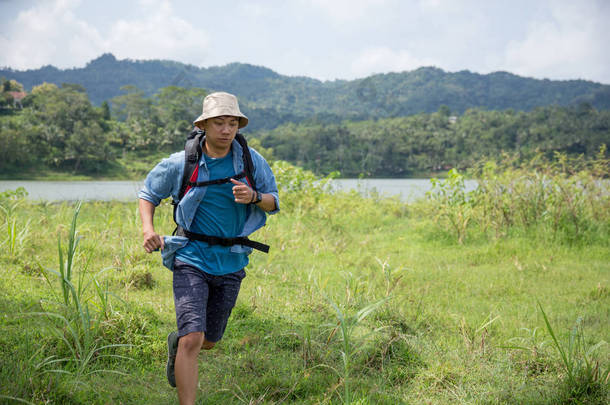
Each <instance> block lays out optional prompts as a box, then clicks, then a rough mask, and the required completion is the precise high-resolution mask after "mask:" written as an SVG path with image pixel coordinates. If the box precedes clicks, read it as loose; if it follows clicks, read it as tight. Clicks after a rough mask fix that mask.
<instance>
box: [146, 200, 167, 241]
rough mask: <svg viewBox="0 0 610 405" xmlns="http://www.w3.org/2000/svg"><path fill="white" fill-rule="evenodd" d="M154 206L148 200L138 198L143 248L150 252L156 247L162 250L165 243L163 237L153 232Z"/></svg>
mask: <svg viewBox="0 0 610 405" xmlns="http://www.w3.org/2000/svg"><path fill="white" fill-rule="evenodd" d="M154 216H155V206H154V204H153V203H151V202H150V201H146V200H144V199H142V198H140V218H142V237H143V238H144V243H143V246H144V249H146V252H148V253H151V252H153V251H155V250H157V249H161V250H163V248H164V247H165V244H164V242H163V238H162V237H161V236H159V235H158V234H157V233H156V232H155V226H154V224H153V219H154Z"/></svg>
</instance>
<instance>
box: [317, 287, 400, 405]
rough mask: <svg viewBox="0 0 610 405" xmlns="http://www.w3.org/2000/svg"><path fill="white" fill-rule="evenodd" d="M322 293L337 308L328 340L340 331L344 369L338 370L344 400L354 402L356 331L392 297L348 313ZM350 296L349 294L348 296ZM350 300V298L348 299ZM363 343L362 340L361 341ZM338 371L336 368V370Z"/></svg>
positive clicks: (347, 402)
mask: <svg viewBox="0 0 610 405" xmlns="http://www.w3.org/2000/svg"><path fill="white" fill-rule="evenodd" d="M320 291H322V295H323V296H324V298H325V299H326V300H327V301H328V302H329V303H330V305H331V306H332V307H333V309H334V310H335V313H336V316H337V320H338V324H337V325H336V326H334V328H333V329H332V331H331V333H330V335H329V337H328V340H329V341H330V339H332V337H333V336H334V335H335V334H336V333H337V331H338V332H339V336H340V338H341V359H342V363H343V370H342V371H341V372H338V374H339V375H340V376H341V378H342V380H343V398H342V401H343V403H344V404H351V403H352V391H351V388H350V378H351V377H350V372H351V368H352V364H351V362H352V357H353V356H354V354H355V353H356V352H357V351H358V350H359V348H356V347H355V346H354V341H353V339H354V332H355V330H356V328H357V327H358V326H360V325H361V324H362V322H363V321H364V319H365V318H366V317H367V316H369V315H371V314H372V313H373V312H375V311H376V310H377V309H378V308H379V307H380V306H381V305H383V304H384V303H385V302H387V301H388V300H389V299H390V298H391V297H390V296H388V297H385V298H383V299H381V300H379V301H376V302H373V303H372V304H369V305H366V306H365V307H364V308H361V309H360V310H359V311H357V312H356V313H354V314H347V313H346V312H344V311H342V310H341V309H340V308H339V306H338V305H337V304H336V303H335V302H334V301H333V300H332V299H331V298H330V297H329V296H328V295H326V294H325V293H324V292H323V290H320ZM348 297H349V296H348ZM348 301H349V300H348ZM378 330H379V329H374V330H373V331H372V332H370V333H368V334H367V335H365V336H364V337H362V338H361V340H364V339H366V337H368V336H369V335H370V334H371V333H374V332H377V331H378ZM360 343H361V342H360ZM360 347H361V346H360ZM335 371H336V370H335Z"/></svg>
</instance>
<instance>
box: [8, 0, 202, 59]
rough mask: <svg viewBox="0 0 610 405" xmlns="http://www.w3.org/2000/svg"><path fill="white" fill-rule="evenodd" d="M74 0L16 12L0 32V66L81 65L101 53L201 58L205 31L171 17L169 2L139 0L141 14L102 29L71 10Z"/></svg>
mask: <svg viewBox="0 0 610 405" xmlns="http://www.w3.org/2000/svg"><path fill="white" fill-rule="evenodd" d="M80 3H81V2H80V1H79V0H56V1H53V2H51V1H49V2H43V3H39V4H37V5H34V6H33V7H31V8H29V9H27V10H24V11H21V12H20V13H19V14H18V16H17V18H16V19H15V20H14V21H13V22H12V23H11V24H9V26H8V29H6V28H7V27H5V30H6V31H5V32H4V33H3V34H2V35H1V36H0V48H2V50H3V52H1V53H0V66H3V65H5V66H10V67H12V68H15V69H28V68H35V67H39V66H42V65H45V64H49V63H52V64H53V65H55V66H57V67H60V68H68V67H74V66H83V65H84V64H85V63H86V62H88V61H90V60H91V59H94V58H96V57H97V56H99V55H100V54H102V53H104V52H112V53H114V54H115V55H117V56H118V57H121V58H132V59H175V60H180V61H184V62H188V63H194V64H201V63H202V62H203V61H204V58H205V49H206V47H207V46H208V42H209V40H208V36H207V34H206V33H205V32H204V31H203V30H201V29H200V28H197V27H195V26H193V25H192V24H191V23H190V22H188V21H187V20H185V19H183V18H181V17H178V16H176V15H175V14H174V12H173V9H172V6H171V3H170V2H169V1H159V0H142V2H141V3H140V4H141V9H142V10H146V12H141V13H139V14H138V15H137V16H136V17H135V18H124V19H118V20H116V21H115V22H114V23H113V24H112V25H111V26H110V28H109V32H107V33H104V32H100V31H99V29H98V28H97V27H94V26H93V25H91V24H90V23H88V22H87V21H86V20H85V19H83V18H82V17H79V16H78V15H77V14H76V9H77V8H78V6H79V5H80Z"/></svg>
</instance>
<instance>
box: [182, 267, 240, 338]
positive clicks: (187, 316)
mask: <svg viewBox="0 0 610 405" xmlns="http://www.w3.org/2000/svg"><path fill="white" fill-rule="evenodd" d="M244 277H246V272H245V271H244V270H243V269H242V270H239V271H236V272H235V273H229V274H224V275H222V276H215V275H212V274H208V273H206V272H204V271H201V270H199V269H198V268H196V267H194V266H192V265H190V264H188V263H184V262H181V261H180V260H176V261H175V262H174V305H175V307H176V323H177V324H178V336H184V335H186V334H189V333H192V332H204V334H205V339H206V340H207V341H209V342H218V341H219V340H220V339H221V338H222V335H223V334H224V332H225V328H226V327H227V321H228V320H229V315H231V310H232V309H233V307H234V306H235V301H236V300H237V295H238V294H239V287H240V286H241V280H242V279H243V278H244Z"/></svg>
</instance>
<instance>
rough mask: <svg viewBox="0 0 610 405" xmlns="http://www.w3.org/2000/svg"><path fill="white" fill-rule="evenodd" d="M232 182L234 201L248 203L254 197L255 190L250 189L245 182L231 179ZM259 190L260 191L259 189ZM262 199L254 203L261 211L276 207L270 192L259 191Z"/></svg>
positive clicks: (271, 209)
mask: <svg viewBox="0 0 610 405" xmlns="http://www.w3.org/2000/svg"><path fill="white" fill-rule="evenodd" d="M231 183H233V196H234V197H235V202H236V203H240V204H250V203H251V202H252V201H254V199H255V198H256V191H254V190H252V189H251V188H250V187H249V186H248V185H247V184H246V183H242V182H241V181H237V180H235V179H231ZM259 192H260V191H259ZM260 194H261V197H262V199H261V200H260V202H258V203H256V206H257V207H258V208H260V209H262V210H263V211H266V212H269V211H273V210H274V209H276V208H277V207H276V206H275V198H273V195H272V194H266V193H260Z"/></svg>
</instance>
